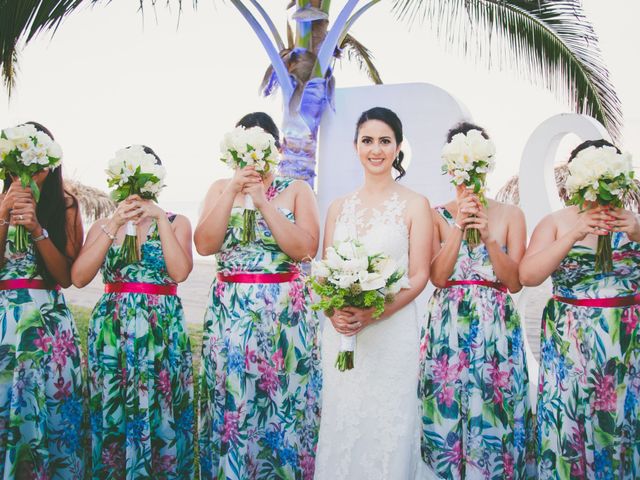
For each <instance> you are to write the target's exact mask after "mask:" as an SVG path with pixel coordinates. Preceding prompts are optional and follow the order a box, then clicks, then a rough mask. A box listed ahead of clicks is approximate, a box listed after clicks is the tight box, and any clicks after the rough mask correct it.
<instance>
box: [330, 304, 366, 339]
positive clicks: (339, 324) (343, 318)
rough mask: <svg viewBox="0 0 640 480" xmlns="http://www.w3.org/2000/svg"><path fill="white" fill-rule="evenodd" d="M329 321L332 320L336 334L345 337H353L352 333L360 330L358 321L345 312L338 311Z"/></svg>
mask: <svg viewBox="0 0 640 480" xmlns="http://www.w3.org/2000/svg"><path fill="white" fill-rule="evenodd" d="M329 320H331V323H332V324H333V328H335V329H336V332H338V333H341V334H343V335H351V334H352V332H354V331H356V330H357V329H358V328H359V325H358V320H357V319H356V318H354V317H353V315H352V314H351V313H349V312H347V311H345V310H336V311H335V312H334V313H333V315H331V316H330V317H329Z"/></svg>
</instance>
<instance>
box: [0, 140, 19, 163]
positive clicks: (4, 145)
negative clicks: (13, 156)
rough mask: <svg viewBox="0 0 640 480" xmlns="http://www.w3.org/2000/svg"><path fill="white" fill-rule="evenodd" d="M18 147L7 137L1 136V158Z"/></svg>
mask: <svg viewBox="0 0 640 480" xmlns="http://www.w3.org/2000/svg"><path fill="white" fill-rule="evenodd" d="M15 148H16V146H15V144H14V143H13V142H12V141H11V140H8V139H6V138H0V158H4V157H5V156H6V155H7V154H8V153H9V152H11V151H12V150H14V149H15Z"/></svg>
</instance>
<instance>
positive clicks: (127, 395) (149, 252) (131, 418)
mask: <svg viewBox="0 0 640 480" xmlns="http://www.w3.org/2000/svg"><path fill="white" fill-rule="evenodd" d="M174 218H175V216H173V215H172V216H170V217H169V219H170V220H171V221H173V219H174ZM102 278H103V281H104V282H105V283H117V282H118V283H119V282H125V283H126V282H141V283H151V284H159V285H167V284H173V283H174V282H173V280H172V279H171V278H170V277H169V274H168V273H167V268H166V265H165V262H164V257H163V253H162V244H161V242H160V235H159V233H158V228H157V224H156V222H155V221H154V222H152V224H151V227H150V229H149V232H148V235H147V238H146V241H145V242H144V243H143V244H142V245H141V259H140V261H139V262H137V263H132V264H126V263H124V262H123V261H122V259H121V258H120V246H119V245H112V246H111V247H110V248H109V250H108V251H107V254H106V256H105V260H104V263H103V265H102ZM89 377H90V381H89V393H90V411H91V430H92V438H93V445H92V452H93V475H92V478H94V479H96V480H97V479H101V480H109V479H113V480H120V479H127V480H134V479H136V480H137V479H151V478H153V479H157V480H165V479H166V480H172V479H175V480H187V479H191V478H193V448H194V443H193V434H194V409H193V371H192V364H191V347H190V344H189V337H188V335H187V332H186V330H185V325H184V314H183V310H182V304H181V302H180V298H179V297H177V296H175V295H149V294H143V293H105V294H104V295H102V297H101V298H100V300H99V301H98V303H97V305H96V306H95V308H94V309H93V313H92V315H91V321H90V326H89Z"/></svg>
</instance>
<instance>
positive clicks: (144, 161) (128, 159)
mask: <svg viewBox="0 0 640 480" xmlns="http://www.w3.org/2000/svg"><path fill="white" fill-rule="evenodd" d="M164 177H165V169H164V167H163V166H162V165H159V164H158V163H157V159H156V157H155V156H154V155H152V154H150V153H146V152H145V147H143V146H142V145H133V146H131V147H127V148H123V149H121V150H118V151H117V152H116V156H115V158H113V159H112V160H110V161H109V168H108V169H107V183H108V185H109V187H115V190H113V191H112V192H111V196H112V198H113V199H114V200H115V201H116V202H122V201H123V200H125V199H127V198H128V197H129V196H131V195H138V196H139V197H140V198H143V199H148V200H153V201H157V196H158V194H159V193H160V190H162V188H164V183H163V182H164ZM126 228H127V231H126V235H125V237H124V241H123V242H122V247H121V249H120V257H121V258H123V259H124V261H125V262H126V263H135V262H137V261H139V260H140V253H139V252H138V234H137V231H136V225H135V223H134V222H133V221H129V222H127V227H126Z"/></svg>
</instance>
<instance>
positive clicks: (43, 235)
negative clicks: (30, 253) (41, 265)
mask: <svg viewBox="0 0 640 480" xmlns="http://www.w3.org/2000/svg"><path fill="white" fill-rule="evenodd" d="M45 238H49V232H47V230H46V229H44V228H43V229H42V233H41V234H40V235H38V236H37V237H33V238H32V240H33V241H34V242H39V241H40V240H44V239H45Z"/></svg>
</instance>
